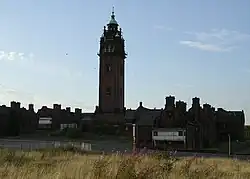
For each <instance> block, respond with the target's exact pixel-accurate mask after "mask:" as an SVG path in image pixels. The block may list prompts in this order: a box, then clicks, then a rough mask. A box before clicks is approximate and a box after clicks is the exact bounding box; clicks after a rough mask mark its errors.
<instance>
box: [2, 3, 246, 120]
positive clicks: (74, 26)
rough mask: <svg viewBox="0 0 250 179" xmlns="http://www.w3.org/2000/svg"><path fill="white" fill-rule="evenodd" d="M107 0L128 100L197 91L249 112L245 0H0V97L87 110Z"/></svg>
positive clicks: (153, 101) (94, 95)
mask: <svg viewBox="0 0 250 179" xmlns="http://www.w3.org/2000/svg"><path fill="white" fill-rule="evenodd" d="M112 6H115V14H116V19H117V21H118V23H119V24H120V26H121V28H122V29H123V32H124V38H125V40H126V51H127V53H128V58H127V59H126V94H125V96H126V100H125V103H126V107H127V108H136V107H137V106H138V103H139V101H143V104H144V105H145V106H147V107H152V108H153V107H157V108H161V107H163V106H164V103H165V97H166V96H168V95H175V96H176V99H177V100H184V101H186V102H187V103H188V105H189V106H190V104H191V100H192V98H193V97H195V96H197V97H200V98H201V102H202V103H210V104H211V105H213V106H215V107H223V108H225V109H229V110H241V109H243V110H244V111H245V113H246V117H248V118H250V50H249V49H250V48H249V45H250V23H249V18H250V1H235V0H220V1H218V0H210V1H199V0H187V1H172V0H165V1H163V0H162V1H157V2H156V1H149V0H148V1H146V0H137V1H134V0H127V1H121V0H120V1H118V0H106V1H100V0H89V1H86V0H70V1H69V0H53V1H52V0H43V1H34V0H22V1H17V0H1V2H0V103H3V104H7V105H9V102H10V101H11V100H18V101H21V102H22V104H23V106H24V107H26V106H27V104H28V103H34V104H35V106H36V108H40V107H41V106H42V105H48V106H51V105H52V104H53V103H61V104H62V105H63V107H66V106H71V107H82V108H83V110H84V111H86V112H87V111H93V110H94V108H95V106H96V105H97V103H98V63H99V62H98V56H97V52H98V48H99V38H100V36H101V34H102V29H103V26H104V25H106V24H107V23H108V20H109V18H110V14H111V10H112ZM66 53H67V54H68V55H66ZM247 123H250V119H247Z"/></svg>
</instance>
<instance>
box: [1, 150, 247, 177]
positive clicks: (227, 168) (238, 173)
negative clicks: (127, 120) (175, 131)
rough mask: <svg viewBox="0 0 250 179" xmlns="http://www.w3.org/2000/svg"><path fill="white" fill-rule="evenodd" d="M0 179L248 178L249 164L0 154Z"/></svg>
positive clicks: (158, 157)
mask: <svg viewBox="0 0 250 179" xmlns="http://www.w3.org/2000/svg"><path fill="white" fill-rule="evenodd" d="M0 178H1V179H5V178H9V179H21V178H22V179H34V178H37V179H39V178H46V179H47V178H51V179H56V178H61V179H78V178H79V179H80V178H87V179H152V178H154V179H157V178H161V179H162V178H163V179H164V178H170V179H174V178H178V179H179V178H190V179H191V178H192V179H193V178H194V179H195V178H218V179H219V178H220V179H223V178H225V179H230V178H242V179H247V178H250V163H248V162H243V161H236V160H231V159H202V158H183V159H179V160H177V159H174V158H173V157H169V156H163V155H160V154H149V155H142V154H137V155H120V154H113V155H93V154H91V155H90V154H88V155H87V154H80V153H77V152H67V151H63V150H60V149H58V150H50V151H32V152H22V151H10V150H3V149H1V150H0Z"/></svg>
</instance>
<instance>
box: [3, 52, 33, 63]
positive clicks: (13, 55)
mask: <svg viewBox="0 0 250 179" xmlns="http://www.w3.org/2000/svg"><path fill="white" fill-rule="evenodd" d="M32 57H33V54H32V53H30V54H24V53H21V52H6V51H0V60H7V61H14V60H25V59H30V58H32Z"/></svg>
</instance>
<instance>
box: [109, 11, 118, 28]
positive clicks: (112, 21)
mask: <svg viewBox="0 0 250 179" xmlns="http://www.w3.org/2000/svg"><path fill="white" fill-rule="evenodd" d="M109 24H115V25H118V23H117V21H116V20H115V12H114V7H113V10H112V14H111V19H110V21H109Z"/></svg>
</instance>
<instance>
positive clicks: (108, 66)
mask: <svg viewBox="0 0 250 179" xmlns="http://www.w3.org/2000/svg"><path fill="white" fill-rule="evenodd" d="M111 70H112V68H111V65H110V64H106V71H107V72H111Z"/></svg>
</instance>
